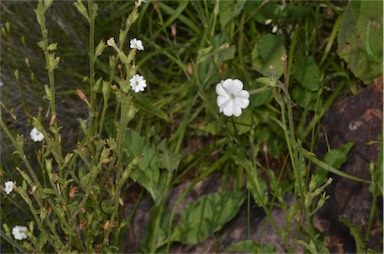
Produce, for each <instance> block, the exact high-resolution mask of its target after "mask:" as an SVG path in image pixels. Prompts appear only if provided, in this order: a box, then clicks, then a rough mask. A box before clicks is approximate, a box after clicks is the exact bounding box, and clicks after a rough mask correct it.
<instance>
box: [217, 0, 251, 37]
mask: <svg viewBox="0 0 384 254" xmlns="http://www.w3.org/2000/svg"><path fill="white" fill-rule="evenodd" d="M246 2H247V1H245V0H237V1H236V0H226V1H220V7H219V8H220V11H219V18H220V25H221V29H222V30H224V28H225V26H226V25H227V24H228V23H229V21H231V19H233V18H234V17H237V16H238V15H239V14H240V12H241V11H242V10H243V7H244V4H245V3H246Z"/></svg>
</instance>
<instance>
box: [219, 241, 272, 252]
mask: <svg viewBox="0 0 384 254" xmlns="http://www.w3.org/2000/svg"><path fill="white" fill-rule="evenodd" d="M224 252H245V253H276V250H275V247H273V246H270V245H266V244H259V243H257V242H254V241H252V240H244V241H240V242H237V243H234V244H233V245H231V246H230V247H228V248H226V249H225V250H224Z"/></svg>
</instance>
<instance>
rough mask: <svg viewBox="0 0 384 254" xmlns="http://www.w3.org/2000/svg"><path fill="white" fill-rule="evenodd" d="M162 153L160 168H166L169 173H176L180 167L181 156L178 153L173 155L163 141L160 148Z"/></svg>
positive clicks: (160, 154)
mask: <svg viewBox="0 0 384 254" xmlns="http://www.w3.org/2000/svg"><path fill="white" fill-rule="evenodd" d="M158 149H159V151H160V153H159V155H158V162H159V167H160V168H165V169H167V170H168V171H174V170H176V169H177V168H178V167H179V163H180V160H181V155H180V154H177V153H171V152H169V150H168V147H167V146H166V143H165V140H163V141H161V143H160V144H159V146H158Z"/></svg>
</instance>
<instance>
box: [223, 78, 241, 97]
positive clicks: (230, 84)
mask: <svg viewBox="0 0 384 254" xmlns="http://www.w3.org/2000/svg"><path fill="white" fill-rule="evenodd" d="M223 87H224V89H226V90H227V91H228V92H229V93H230V94H237V93H238V92H240V91H241V90H243V82H241V81H240V80H238V79H227V80H225V81H224V82H223Z"/></svg>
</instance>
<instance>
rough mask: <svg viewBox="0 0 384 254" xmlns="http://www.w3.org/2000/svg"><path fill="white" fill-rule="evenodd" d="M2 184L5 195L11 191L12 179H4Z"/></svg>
mask: <svg viewBox="0 0 384 254" xmlns="http://www.w3.org/2000/svg"><path fill="white" fill-rule="evenodd" d="M4 185H5V188H4V191H5V193H7V195H8V194H9V193H11V192H12V191H13V186H14V182H13V181H6V182H5V184H4Z"/></svg>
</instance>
